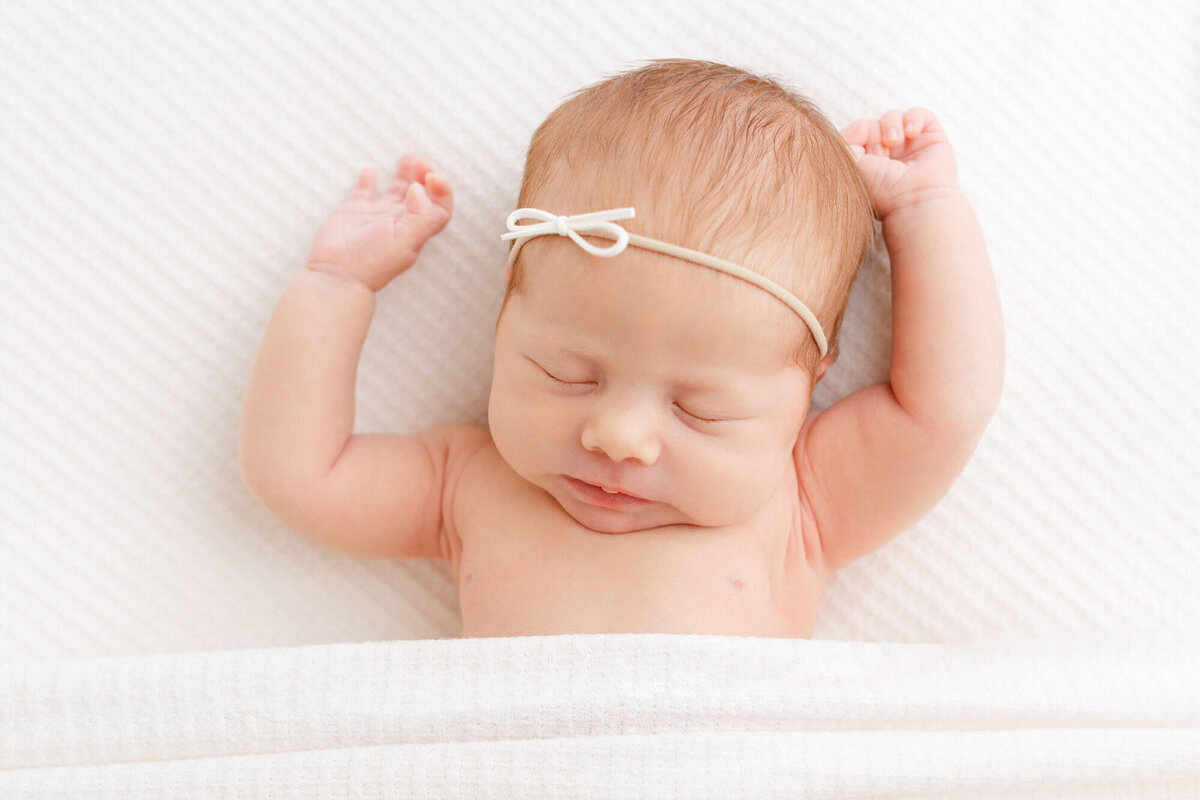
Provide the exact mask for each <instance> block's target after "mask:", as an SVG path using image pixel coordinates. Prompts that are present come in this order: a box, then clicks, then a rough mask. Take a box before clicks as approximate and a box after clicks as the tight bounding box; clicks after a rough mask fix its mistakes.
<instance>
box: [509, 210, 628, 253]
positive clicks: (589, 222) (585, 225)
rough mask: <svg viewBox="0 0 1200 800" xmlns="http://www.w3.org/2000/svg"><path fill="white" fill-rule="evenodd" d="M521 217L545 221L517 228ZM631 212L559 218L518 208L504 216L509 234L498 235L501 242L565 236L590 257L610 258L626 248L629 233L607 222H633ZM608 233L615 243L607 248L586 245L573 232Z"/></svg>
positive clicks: (591, 213)
mask: <svg viewBox="0 0 1200 800" xmlns="http://www.w3.org/2000/svg"><path fill="white" fill-rule="evenodd" d="M525 217H534V218H535V219H541V220H545V222H531V223H527V224H524V225H518V224H517V220H519V219H524V218H525ZM633 217H634V212H633V208H632V207H629V208H610V209H608V210H607V211H592V212H590V213H588V214H576V215H575V216H573V217H560V216H556V215H554V214H551V213H550V212H549V211H542V210H541V209H540V208H518V209H517V210H516V211H514V212H512V213H511V214H509V215H508V219H507V220H506V225H507V227H508V230H509V233H502V234H500V238H501V239H525V238H527V237H532V236H541V235H543V234H547V233H557V234H558V235H559V236H569V237H571V239H572V240H574V242H575V244H577V245H579V246H580V247H582V248H583V249H584V250H586V251H588V252H589V253H591V254H592V255H594V256H604V257H605V258H611V257H612V256H615V255H617V254H618V253H620V252H621V251H622V250H624V249H625V246H626V245H627V244H629V233H628V232H627V231H626V230H625V229H624V228H622V227H621V226H620V225H617V224H615V223H613V222H611V221H610V220H614V219H633ZM597 230H603V231H608V232H609V233H611V234H612V235H613V236H615V237H617V240H616V241H615V242H613V243H612V244H610V245H609V246H608V247H596V245H594V244H592V243H591V242H588V241H587V240H586V239H584V238H583V237H582V236H580V235H579V234H578V233H576V231H583V232H587V231H597Z"/></svg>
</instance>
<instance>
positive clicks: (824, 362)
mask: <svg viewBox="0 0 1200 800" xmlns="http://www.w3.org/2000/svg"><path fill="white" fill-rule="evenodd" d="M835 361H837V356H835V355H826V356H825V357H824V358H822V359H821V365H820V366H819V367H818V368H817V379H816V380H815V381H813V385H814V386H815V385H816V384H818V383H820V381H821V378H824V377H825V370H827V369H829V368H830V367H831V366H833V362H835Z"/></svg>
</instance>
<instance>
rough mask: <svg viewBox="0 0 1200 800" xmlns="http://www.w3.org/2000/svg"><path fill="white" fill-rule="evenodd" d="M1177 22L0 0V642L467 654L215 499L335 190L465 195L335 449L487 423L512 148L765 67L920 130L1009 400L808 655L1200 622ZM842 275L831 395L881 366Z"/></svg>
mask: <svg viewBox="0 0 1200 800" xmlns="http://www.w3.org/2000/svg"><path fill="white" fill-rule="evenodd" d="M1198 43H1200V11H1198V7H1197V5H1196V4H1195V3H1190V2H1177V3H1171V2H1157V3H1143V2H1137V3H1134V2H1127V3H1111V2H1110V3H1101V4H1094V3H1084V2H1069V3H1068V2H1061V3H1041V2H1031V1H1030V2H1014V3H1005V4H992V5H988V6H984V5H980V4H956V3H948V2H947V3H921V4H897V3H878V2H863V1H861V0H860V1H859V2H849V3H841V4H837V5H836V6H833V5H829V4H825V3H816V2H805V3H792V2H770V3H758V4H741V5H737V6H730V5H727V4H724V3H719V2H716V1H715V0H707V1H703V0H702V1H700V2H697V0H688V2H661V3H640V2H627V1H625V2H606V3H603V4H596V3H584V2H557V3H538V2H510V3H505V4H495V5H492V4H483V3H480V4H471V3H462V2H437V3H425V4H420V5H416V4H399V3H387V2H349V3H339V4H336V5H334V4H329V5H326V4H318V3H300V2H297V3H288V4H286V5H285V4H260V5H251V4H245V3H238V2H230V1H229V0H206V1H205V2H195V1H194V0H188V1H187V2H172V3H157V4H154V3H135V2H119V3H107V4H103V5H94V6H93V5H84V4H70V3H65V2H62V3H59V2H44V0H38V1H37V2H33V1H32V0H29V1H23V2H13V0H9V2H6V3H4V4H3V5H0V86H2V87H3V88H2V89H0V179H2V180H3V189H2V190H0V436H2V438H0V659H2V660H27V659H49V658H64V657H91V656H104V655H126V654H141V653H167V652H180V651H192V650H212V649H238V648H265V647H274V646H284V645H301V644H321V643H333V642H353V641H362V640H383V639H396V638H427V637H451V636H455V635H457V633H458V625H459V623H458V615H457V598H456V594H455V591H454V587H453V586H452V585H451V582H450V578H449V571H448V569H447V568H446V566H445V565H444V564H442V563H440V562H424V561H422V562H392V561H370V560H360V559H356V558H353V557H350V556H343V555H340V554H337V553H333V552H328V551H325V550H322V549H320V548H318V547H316V546H314V545H311V544H309V543H307V542H306V541H305V540H303V539H301V538H299V537H298V536H296V535H294V534H292V533H290V532H289V531H288V530H287V529H286V528H284V527H283V526H282V524H280V523H279V522H277V521H276V520H275V519H274V518H272V517H271V516H270V515H269V514H268V513H267V512H265V511H264V510H263V509H261V508H260V507H259V506H258V505H257V503H256V502H255V500H254V499H253V498H252V497H251V496H250V495H249V494H248V493H247V492H246V491H245V489H244V487H243V486H242V484H241V481H240V478H239V475H238V467H237V452H236V451H237V423H238V415H239V413H240V408H241V400H242V392H243V391H244V389H245V383H246V379H247V376H248V371H249V367H250V364H251V361H252V358H253V356H254V352H255V350H256V348H257V346H258V343H259V339H260V336H261V333H262V329H263V326H264V325H265V322H266V319H267V317H268V315H269V314H270V312H271V309H272V308H273V306H274V303H275V301H276V300H277V299H278V296H279V293H280V292H281V291H282V289H283V287H284V285H285V284H286V282H287V280H288V279H289V277H290V275H291V274H292V272H293V271H294V270H295V269H297V268H299V266H300V265H301V263H302V259H303V257H304V254H305V253H306V252H307V248H308V244H309V242H310V240H311V237H312V235H313V234H314V233H315V232H316V229H317V227H318V226H319V224H320V223H321V221H322V220H323V219H324V218H325V216H326V215H327V214H328V213H329V212H330V211H331V210H332V209H333V208H334V207H335V206H336V205H338V204H339V203H340V202H341V201H342V199H343V198H344V196H345V194H346V193H347V192H348V191H349V189H350V187H351V186H352V185H353V182H354V179H355V177H356V175H357V173H358V171H359V170H360V169H361V168H362V167H363V166H366V165H375V166H377V167H379V168H380V169H381V170H383V171H385V172H390V171H392V170H394V169H395V166H396V163H397V161H398V159H399V157H400V155H401V154H402V153H404V152H407V151H413V152H417V153H420V154H421V155H423V156H424V157H426V158H428V159H429V160H430V161H431V162H432V163H433V164H434V166H435V168H436V169H437V170H438V172H439V173H441V174H443V175H445V176H447V177H448V178H449V179H450V180H451V181H452V182H453V184H454V186H455V191H456V204H457V208H456V212H455V216H454V218H453V219H452V220H451V222H450V224H449V225H448V226H447V228H446V229H445V231H444V232H443V233H442V234H441V235H440V236H439V237H438V238H436V239H435V240H433V241H432V242H431V243H430V244H429V245H428V246H427V247H426V248H425V250H424V251H423V254H422V258H421V261H420V262H419V263H418V265H417V267H415V268H414V269H413V270H412V271H410V272H409V273H406V274H405V275H404V276H402V277H401V278H399V279H397V280H396V281H394V282H393V283H392V284H391V285H390V286H389V287H387V288H386V289H385V290H383V292H381V294H380V297H379V304H378V310H377V312H376V318H375V321H374V324H373V326H372V331H371V334H370V336H369V338H368V340H367V343H366V349H365V352H364V356H363V360H362V363H361V366H360V371H359V383H358V394H357V397H358V417H357V424H356V430H359V431H398V432H406V431H415V430H417V429H419V428H422V427H425V426H427V425H431V424H434V423H437V422H445V421H452V420H463V421H473V422H480V423H482V422H484V421H485V410H486V405H487V395H488V385H489V380H490V375H491V334H492V325H493V323H494V319H495V314H496V312H497V310H498V308H499V303H500V299H501V296H502V286H501V284H500V280H501V273H502V265H503V260H504V255H505V252H506V249H507V243H503V242H501V241H500V239H499V234H500V233H501V232H503V229H504V218H505V216H506V215H507V213H508V212H509V211H510V210H512V208H514V207H515V201H516V195H517V188H518V185H519V180H520V174H521V168H522V159H523V155H524V150H525V147H526V146H527V144H528V141H529V137H530V135H531V134H532V132H533V130H534V128H535V127H536V126H537V124H538V123H539V122H540V121H541V120H542V118H544V116H545V115H546V114H547V113H548V112H549V111H550V110H551V109H552V108H553V107H554V106H555V105H557V103H558V102H560V100H561V99H562V98H563V97H564V96H565V95H566V94H567V93H569V92H570V91H572V90H574V89H576V88H578V87H580V86H582V85H584V84H587V83H591V82H593V81H595V80H598V79H600V78H601V77H603V76H605V75H608V74H611V73H613V72H616V71H618V70H621V69H626V68H629V67H632V66H636V65H637V64H638V63H640V62H641V61H643V60H645V59H650V58H661V57H692V58H705V59H712V60H717V61H725V62H728V63H733V64H736V65H738V66H742V67H745V68H747V69H751V70H753V71H758V72H762V73H767V74H770V75H772V76H774V77H777V78H779V79H781V80H783V81H785V82H787V83H788V84H789V85H791V86H793V87H794V88H797V89H799V90H800V91H802V92H804V93H806V94H807V95H809V96H810V97H811V98H812V99H814V100H815V101H816V102H817V103H818V104H819V105H820V106H821V107H822V108H823V109H825V111H826V113H827V114H828V115H829V117H830V118H831V119H832V120H833V122H834V123H835V124H836V125H838V126H839V127H841V126H843V125H845V124H847V123H849V122H850V121H852V120H853V119H855V118H857V117H859V116H864V115H871V116H877V115H879V114H880V113H882V112H883V111H886V110H887V109H889V108H907V107H910V106H914V105H921V106H926V107H929V108H931V109H933V110H934V111H935V112H936V113H937V114H938V116H939V118H940V119H941V121H942V122H943V124H944V126H945V127H946V129H947V131H948V133H949V135H950V138H951V141H952V143H953V144H954V146H955V149H956V152H957V155H958V160H959V165H960V178H961V181H962V183H963V185H964V187H965V188H966V191H967V193H968V195H969V196H970V197H971V198H972V200H973V201H974V202H975V204H976V208H977V210H978V212H979V216H980V219H981V221H982V224H983V227H984V230H985V232H986V234H987V238H988V243H989V251H990V253H991V256H992V263H993V266H994V269H995V273H996V278H997V281H998V283H999V287H1000V292H1001V296H1002V301H1003V306H1004V314H1005V319H1006V325H1007V342H1008V361H1007V365H1008V368H1007V378H1006V386H1005V393H1004V397H1003V400H1002V402H1001V405H1000V408H999V411H998V413H997V416H996V418H995V419H994V421H993V423H992V425H991V427H990V428H989V430H988V433H987V434H986V436H985V437H984V439H983V441H982V442H981V443H980V446H979V448H978V450H977V451H976V455H975V458H974V460H973V461H972V462H971V464H970V465H969V466H968V467H967V469H966V471H965V472H964V473H963V475H962V477H961V478H960V479H959V481H958V482H957V483H956V484H955V486H954V487H953V489H952V490H951V492H950V493H949V494H948V495H947V496H946V497H945V498H944V499H943V500H942V502H941V503H940V504H939V505H938V507H937V508H936V509H935V510H934V511H933V512H932V513H931V514H930V515H929V516H928V517H927V518H926V519H924V520H922V521H921V522H920V523H919V524H918V525H916V526H915V527H914V528H912V529H911V530H910V531H908V532H906V533H905V534H903V535H902V536H901V537H899V538H898V539H897V540H895V541H894V542H892V543H891V544H889V545H888V546H886V547H884V548H883V549H881V550H880V551H878V552H876V553H874V554H872V555H871V556H868V557H867V558H865V559H863V560H862V561H860V562H858V563H856V564H854V565H853V566H851V567H850V568H848V569H847V570H845V571H844V572H843V573H842V574H840V575H839V576H838V577H837V579H836V580H835V582H834V583H833V585H832V586H831V587H830V589H829V591H828V593H827V595H826V599H825V603H824V605H823V607H822V612H821V616H820V618H819V621H818V624H817V629H816V637H817V638H824V639H863V640H872V641H897V642H949V641H958V640H964V639H976V638H984V637H988V636H993V635H999V634H1008V635H1013V634H1038V635H1046V634H1049V635H1053V634H1055V633H1063V634H1066V633H1079V632H1106V633H1111V632H1114V631H1124V630H1129V631H1132V630H1193V631H1195V630H1200V593H1198V592H1197V591H1196V588H1195V580H1196V579H1195V576H1196V575H1197V574H1200V543H1198V539H1200V531H1198V529H1197V523H1196V522H1195V521H1194V519H1195V515H1196V512H1197V510H1198V509H1197V500H1196V493H1197V488H1198V487H1200V466H1198V463H1200V462H1198V459H1197V455H1196V453H1197V449H1198V448H1200V430H1198V427H1197V422H1196V416H1195V401H1194V398H1195V397H1196V396H1197V394H1198V392H1200V332H1198V330H1197V327H1196V326H1195V325H1194V324H1193V320H1192V316H1193V314H1194V313H1195V311H1194V310H1195V309H1196V307H1197V301H1198V299H1200V297H1198V296H1200V291H1198V289H1200V276H1198V275H1197V273H1196V271H1195V265H1196V256H1195V255H1194V253H1192V252H1190V251H1189V249H1188V248H1190V246H1192V245H1193V244H1195V233H1194V231H1195V228H1196V222H1195V220H1196V219H1197V212H1198V211H1200V202H1198V192H1197V189H1196V186H1197V184H1198V181H1200V161H1198V160H1197V158H1196V157H1195V155H1194V148H1193V147H1192V146H1191V142H1192V140H1193V137H1194V134H1195V132H1196V131H1197V130H1198V129H1200V46H1198ZM887 270H888V266H887V261H886V258H885V257H884V255H883V253H882V251H880V253H879V254H878V257H877V258H875V259H873V260H872V262H871V263H870V264H869V265H868V267H867V268H866V269H865V270H864V272H863V273H862V274H861V276H860V279H859V283H858V285H857V287H856V289H855V294H854V296H853V298H852V301H851V307H850V311H849V315H848V319H847V322H846V324H845V326H844V333H843V341H842V355H841V358H840V360H839V362H838V363H837V365H836V366H835V367H834V368H833V369H832V370H831V371H830V373H829V375H828V377H827V378H826V379H825V380H824V381H823V382H822V383H821V385H820V389H819V391H818V393H817V397H816V406H817V407H824V406H827V405H829V404H830V403H832V402H834V401H836V400H837V399H838V398H839V397H841V396H843V395H845V394H848V393H849V392H851V391H853V390H855V389H857V388H859V387H860V386H863V385H865V384H867V383H869V382H872V381H875V380H879V379H881V378H883V377H886V371H887V359H888V340H889V335H890V318H891V317H890V306H889V301H890V297H889V282H888V281H889V276H888V271H887Z"/></svg>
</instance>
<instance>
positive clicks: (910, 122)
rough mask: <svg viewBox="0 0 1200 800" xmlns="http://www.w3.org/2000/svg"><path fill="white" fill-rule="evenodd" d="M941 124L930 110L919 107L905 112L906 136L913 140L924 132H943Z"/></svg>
mask: <svg viewBox="0 0 1200 800" xmlns="http://www.w3.org/2000/svg"><path fill="white" fill-rule="evenodd" d="M941 129H942V126H941V123H939V122H938V119H937V117H936V116H935V115H934V113H933V112H932V111H930V110H929V109H928V108H921V107H920V106H917V107H915V108H910V109H909V110H908V111H905V112H904V135H905V136H906V137H907V138H909V139H911V138H913V137H914V136H919V135H920V134H921V132H922V131H941Z"/></svg>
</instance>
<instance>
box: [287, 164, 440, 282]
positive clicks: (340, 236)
mask: <svg viewBox="0 0 1200 800" xmlns="http://www.w3.org/2000/svg"><path fill="white" fill-rule="evenodd" d="M432 169H433V168H432V167H431V166H430V165H429V163H428V162H426V161H425V160H424V159H422V158H419V157H417V156H414V155H412V154H406V155H405V156H404V157H403V158H401V159H400V168H399V169H398V170H397V171H396V179H395V180H394V181H393V182H392V185H391V187H390V188H389V189H388V190H387V191H386V192H384V193H383V195H382V196H381V197H379V198H376V197H375V188H376V187H375V169H374V168H373V167H367V168H366V169H364V170H363V171H362V174H361V175H360V176H359V179H358V185H357V186H356V187H355V188H354V191H353V192H351V193H350V197H349V199H348V200H346V202H345V203H343V204H342V207H341V208H339V209H338V210H337V211H335V212H334V213H333V214H332V215H331V216H330V217H329V219H328V220H326V221H325V224H324V225H323V226H321V230H320V231H318V232H317V235H316V238H315V239H313V243H312V247H311V248H310V249H309V251H308V267H309V268H311V269H315V270H320V271H323V272H331V273H333V274H335V275H340V276H342V277H345V278H350V279H353V280H357V281H359V282H360V283H362V284H363V285H365V286H366V287H368V288H369V289H370V290H371V291H373V292H377V291H379V290H380V289H382V288H383V287H384V286H386V285H387V284H388V282H389V281H390V280H391V279H392V278H394V277H396V276H397V275H399V274H400V273H401V272H404V271H405V270H406V269H408V268H409V267H411V266H412V265H413V263H415V262H416V260H417V254H418V253H420V251H421V247H422V245H424V244H425V242H426V241H428V239H429V238H430V237H431V236H433V235H434V234H436V233H437V232H438V231H440V230H441V229H442V228H444V227H446V223H447V222H449V221H450V214H451V212H452V211H453V210H454V193H453V190H452V189H451V188H450V184H449V183H448V182H447V181H446V180H445V179H444V178H442V177H441V176H440V175H434V174H433V172H432Z"/></svg>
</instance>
